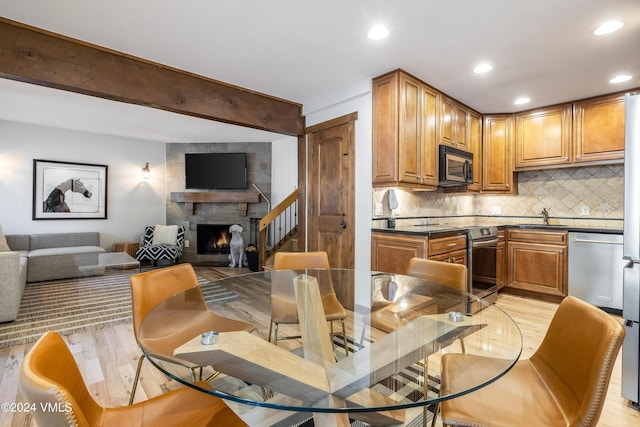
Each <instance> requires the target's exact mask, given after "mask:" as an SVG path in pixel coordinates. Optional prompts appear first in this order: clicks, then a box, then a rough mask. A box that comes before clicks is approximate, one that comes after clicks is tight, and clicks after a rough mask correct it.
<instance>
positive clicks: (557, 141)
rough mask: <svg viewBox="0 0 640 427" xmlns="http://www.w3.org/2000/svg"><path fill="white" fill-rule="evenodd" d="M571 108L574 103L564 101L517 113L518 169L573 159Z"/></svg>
mask: <svg viewBox="0 0 640 427" xmlns="http://www.w3.org/2000/svg"><path fill="white" fill-rule="evenodd" d="M572 110H573V105H572V104H563V105H557V106H552V107H546V108H539V109H536V110H531V111H525V112H523V113H516V151H515V165H514V166H515V169H516V170H526V169H527V168H529V169H540V168H547V167H554V166H555V167H559V166H566V165H568V164H569V163H570V162H571V159H570V156H571V136H572V135H571V120H572Z"/></svg>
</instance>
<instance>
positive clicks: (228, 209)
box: [166, 143, 271, 265]
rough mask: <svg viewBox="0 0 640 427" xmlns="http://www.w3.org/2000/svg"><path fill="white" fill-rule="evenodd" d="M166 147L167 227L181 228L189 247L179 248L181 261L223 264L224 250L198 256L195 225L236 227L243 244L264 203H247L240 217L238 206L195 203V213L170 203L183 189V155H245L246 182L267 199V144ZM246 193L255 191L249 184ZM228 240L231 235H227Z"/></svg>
mask: <svg viewBox="0 0 640 427" xmlns="http://www.w3.org/2000/svg"><path fill="white" fill-rule="evenodd" d="M166 147H167V154H166V155H167V171H166V174H167V190H166V191H167V224H178V225H183V226H184V227H185V229H186V235H185V240H189V246H188V247H185V248H184V249H183V255H182V258H181V260H182V261H184V262H190V263H193V264H205V265H206V264H212V265H227V264H228V263H229V255H228V253H229V252H228V251H225V252H226V253H218V254H199V253H198V248H197V247H198V244H197V242H198V239H197V226H198V224H208V225H222V226H224V227H226V230H227V231H228V230H229V226H230V225H231V224H239V225H240V226H241V227H242V229H243V232H242V238H243V239H244V243H245V245H248V244H249V243H253V242H251V241H250V237H251V236H250V223H249V221H250V219H251V218H262V217H263V216H264V215H266V213H267V203H266V202H265V201H264V200H263V199H262V198H260V203H248V204H247V207H248V211H247V213H246V216H243V215H241V214H240V212H239V211H238V203H197V204H195V205H196V206H195V211H192V210H190V209H189V208H188V207H186V206H185V205H186V203H176V202H172V201H171V197H170V194H171V193H172V192H182V191H187V190H185V188H184V187H185V177H184V154H185V153H211V152H243V153H247V179H248V180H249V181H250V182H254V183H255V184H256V185H257V186H258V187H259V188H260V189H261V190H262V191H263V192H264V193H265V194H266V195H267V196H268V197H270V196H271V143H226V144H166ZM246 191H248V192H249V191H251V192H255V189H253V188H252V187H251V186H250V185H249V187H248V188H247V190H246ZM229 238H231V236H229Z"/></svg>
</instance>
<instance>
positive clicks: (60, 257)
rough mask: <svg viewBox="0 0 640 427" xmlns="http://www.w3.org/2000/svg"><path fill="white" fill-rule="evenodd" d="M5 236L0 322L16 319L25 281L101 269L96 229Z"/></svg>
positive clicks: (0, 260) (0, 268)
mask: <svg viewBox="0 0 640 427" xmlns="http://www.w3.org/2000/svg"><path fill="white" fill-rule="evenodd" d="M1 234H2V233H1V229H0V235H1ZM5 237H6V242H7V244H8V248H9V249H10V250H9V251H7V250H4V251H0V322H10V321H13V320H15V319H16V317H17V315H18V309H19V308H20V301H21V299H22V294H23V292H24V288H25V285H26V283H27V282H38V281H43V280H55V279H64V278H68V277H77V276H81V275H86V274H87V271H89V272H91V273H92V274H101V273H102V272H103V271H104V269H101V268H100V267H99V266H98V255H99V254H100V253H103V252H105V250H104V249H103V248H102V247H100V234H99V233H97V232H82V233H47V234H31V235H28V234H8V235H6V236H5ZM5 249H6V248H5ZM92 266H95V268H91V267H92ZM80 267H82V269H80ZM87 267H88V268H87Z"/></svg>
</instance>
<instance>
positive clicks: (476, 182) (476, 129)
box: [467, 110, 483, 191]
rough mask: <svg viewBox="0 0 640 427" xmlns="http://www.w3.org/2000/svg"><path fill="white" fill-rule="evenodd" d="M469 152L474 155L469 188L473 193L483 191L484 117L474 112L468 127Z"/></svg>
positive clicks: (470, 116) (470, 115) (470, 114)
mask: <svg viewBox="0 0 640 427" xmlns="http://www.w3.org/2000/svg"><path fill="white" fill-rule="evenodd" d="M467 141H468V144H467V145H468V147H467V148H468V150H469V151H471V152H472V153H473V183H471V184H469V186H468V188H469V190H472V191H480V190H482V169H483V154H482V116H481V115H480V114H479V113H476V112H475V111H473V110H469V120H468V126H467Z"/></svg>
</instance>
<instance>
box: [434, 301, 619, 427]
mask: <svg viewBox="0 0 640 427" xmlns="http://www.w3.org/2000/svg"><path fill="white" fill-rule="evenodd" d="M624 335H625V331H624V328H623V326H622V325H621V323H620V322H619V321H618V320H616V319H614V318H613V317H612V316H611V315H609V314H607V313H605V312H604V311H602V310H601V309H599V308H597V307H595V306H592V305H590V304H588V303H586V302H584V301H582V300H579V299H577V298H575V297H566V298H565V299H564V300H563V301H562V303H560V305H559V307H558V310H557V311H556V313H555V315H554V317H553V319H552V320H551V323H550V325H549V329H548V330H547V333H546V334H545V336H544V338H543V341H542V343H541V345H540V346H539V347H538V349H537V350H536V351H535V353H534V354H533V355H532V356H531V357H529V358H528V359H523V360H520V361H518V362H517V363H516V365H515V366H514V367H513V368H511V370H510V371H508V372H507V373H506V374H505V375H504V376H503V377H502V378H500V379H498V380H497V381H495V382H494V383H492V384H489V385H488V386H486V387H483V388H481V389H479V390H477V391H474V392H472V393H469V394H466V395H464V396H460V397H457V398H455V399H451V400H445V401H443V402H442V403H441V409H442V420H443V425H445V426H489V425H491V426H518V425H520V426H521V425H536V426H563V427H564V426H595V425H596V424H597V423H598V419H599V418H600V414H601V412H602V407H603V405H604V400H605V396H606V394H607V387H608V384H609V380H610V378H611V370H612V369H613V365H614V363H615V361H616V355H617V354H618V351H619V350H620V346H621V344H622V340H623V339H624ZM492 363H495V359H494V358H490V357H482V356H477V355H471V354H466V355H465V354H454V353H449V354H445V355H444V356H443V358H442V368H441V369H442V373H441V389H442V392H443V393H444V395H450V394H452V393H455V392H456V390H461V389H463V388H464V387H465V384H467V383H468V381H470V379H469V378H470V376H472V375H473V374H472V373H473V372H481V370H482V369H483V367H485V366H489V365H491V364H492Z"/></svg>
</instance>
